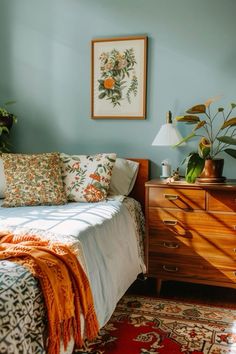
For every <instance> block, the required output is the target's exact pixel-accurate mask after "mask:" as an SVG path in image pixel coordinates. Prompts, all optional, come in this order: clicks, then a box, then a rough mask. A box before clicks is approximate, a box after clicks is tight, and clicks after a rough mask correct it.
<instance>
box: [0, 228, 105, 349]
mask: <svg viewBox="0 0 236 354" xmlns="http://www.w3.org/2000/svg"><path fill="white" fill-rule="evenodd" d="M0 259H14V261H17V262H18V261H19V262H20V263H21V264H23V265H25V266H27V267H29V269H30V270H31V271H32V273H33V275H34V276H36V277H37V278H38V279H39V281H40V284H41V288H42V292H43V295H44V299H45V304H46V307H47V313H48V331H49V332H48V349H47V350H48V351H47V352H48V354H59V352H60V340H61V339H62V340H63V343H64V348H65V349H66V347H67V344H68V342H69V340H70V337H71V335H72V334H73V337H74V340H75V344H76V346H81V345H82V344H83V339H82V336H81V326H80V313H81V312H82V313H83V315H84V319H85V336H86V337H87V338H88V339H94V338H95V337H96V336H97V334H98V329H99V328H98V321H97V317H96V314H95V310H94V305H93V298H92V293H91V290H90V286H89V281H88V279H87V276H86V274H85V272H84V270H83V269H82V267H81V265H80V263H79V262H78V260H77V258H76V256H75V255H74V254H73V253H72V252H71V250H70V248H69V247H68V246H66V245H63V244H59V243H55V244H50V242H49V241H47V240H43V239H42V238H40V237H38V236H35V235H13V234H11V233H1V234H0Z"/></svg>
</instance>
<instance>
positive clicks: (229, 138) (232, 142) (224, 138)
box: [217, 135, 236, 145]
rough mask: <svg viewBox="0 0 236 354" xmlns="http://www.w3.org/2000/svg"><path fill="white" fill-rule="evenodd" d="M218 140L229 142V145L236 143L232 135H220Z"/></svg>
mask: <svg viewBox="0 0 236 354" xmlns="http://www.w3.org/2000/svg"><path fill="white" fill-rule="evenodd" d="M217 140H219V141H221V142H222V143H225V144H229V145H236V139H235V138H232V137H231V136H226V135H225V136H219V137H218V138H217Z"/></svg>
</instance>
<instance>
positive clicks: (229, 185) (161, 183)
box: [145, 179, 236, 191]
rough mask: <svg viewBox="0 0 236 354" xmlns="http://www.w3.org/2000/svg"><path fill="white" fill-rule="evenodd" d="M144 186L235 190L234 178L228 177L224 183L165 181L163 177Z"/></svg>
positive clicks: (182, 180) (235, 180) (235, 181)
mask: <svg viewBox="0 0 236 354" xmlns="http://www.w3.org/2000/svg"><path fill="white" fill-rule="evenodd" d="M145 186H146V187H161V188H164V187H169V188H172V187H173V188H189V189H203V190H210V189H211V190H212V189H214V190H225V191H227V190H228V191H236V179H228V180H226V181H225V182H224V183H204V184H203V183H187V182H186V181H185V180H184V179H181V180H180V181H175V182H170V183H169V182H167V181H166V180H165V179H152V180H150V181H148V182H146V183H145Z"/></svg>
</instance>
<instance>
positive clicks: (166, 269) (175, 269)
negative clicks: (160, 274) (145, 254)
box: [162, 265, 179, 272]
mask: <svg viewBox="0 0 236 354" xmlns="http://www.w3.org/2000/svg"><path fill="white" fill-rule="evenodd" d="M162 268H163V269H164V271H166V272H178V271H179V268H178V267H171V266H169V267H168V266H166V265H163V266H162Z"/></svg>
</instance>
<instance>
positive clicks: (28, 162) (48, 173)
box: [2, 152, 67, 207]
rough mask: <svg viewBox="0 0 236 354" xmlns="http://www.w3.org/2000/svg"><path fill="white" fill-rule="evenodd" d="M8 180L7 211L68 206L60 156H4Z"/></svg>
mask: <svg viewBox="0 0 236 354" xmlns="http://www.w3.org/2000/svg"><path fill="white" fill-rule="evenodd" d="M2 160H3V164H4V173H5V177H6V192H5V199H4V202H3V204H2V206H3V207H18V206H30V205H58V204H65V203H66V202H67V199H66V195H65V190H64V186H63V181H62V176H61V162H60V154H59V153H57V152H55V153H54V152H52V153H42V154H8V153H3V154H2Z"/></svg>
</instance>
